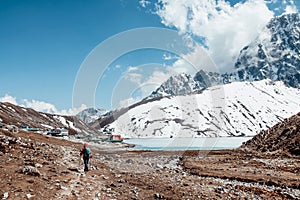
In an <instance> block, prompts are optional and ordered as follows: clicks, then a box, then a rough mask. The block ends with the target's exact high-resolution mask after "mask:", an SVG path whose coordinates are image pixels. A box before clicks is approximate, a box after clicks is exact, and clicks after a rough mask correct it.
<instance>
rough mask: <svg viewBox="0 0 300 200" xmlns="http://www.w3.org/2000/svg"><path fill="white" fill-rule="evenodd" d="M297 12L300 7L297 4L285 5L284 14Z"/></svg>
mask: <svg viewBox="0 0 300 200" xmlns="http://www.w3.org/2000/svg"><path fill="white" fill-rule="evenodd" d="M297 12H298V9H297V7H296V5H287V6H286V7H285V12H284V14H289V13H297Z"/></svg>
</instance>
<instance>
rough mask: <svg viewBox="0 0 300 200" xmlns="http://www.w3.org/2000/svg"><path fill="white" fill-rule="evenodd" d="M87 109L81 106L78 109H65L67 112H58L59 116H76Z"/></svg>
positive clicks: (85, 106) (83, 105)
mask: <svg viewBox="0 0 300 200" xmlns="http://www.w3.org/2000/svg"><path fill="white" fill-rule="evenodd" d="M87 108H88V107H87V105H85V104H81V106H80V107H78V108H70V109H67V110H61V111H60V112H59V114H60V115H76V114H78V113H79V112H81V111H83V110H85V109H87Z"/></svg>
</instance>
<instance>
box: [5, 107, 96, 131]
mask: <svg viewBox="0 0 300 200" xmlns="http://www.w3.org/2000/svg"><path fill="white" fill-rule="evenodd" d="M0 124H9V125H15V126H16V127H18V128H20V127H21V126H29V127H32V128H38V129H40V130H42V131H44V130H49V129H53V128H66V129H68V130H69V133H70V134H72V135H74V134H82V135H88V134H100V132H99V131H97V130H96V129H93V128H92V127H89V126H87V125H86V124H85V123H83V122H82V121H81V120H79V119H78V118H77V117H75V116H61V115H55V114H49V113H42V112H37V111H35V110H33V109H31V108H24V107H21V106H17V105H14V104H11V103H1V102H0Z"/></svg>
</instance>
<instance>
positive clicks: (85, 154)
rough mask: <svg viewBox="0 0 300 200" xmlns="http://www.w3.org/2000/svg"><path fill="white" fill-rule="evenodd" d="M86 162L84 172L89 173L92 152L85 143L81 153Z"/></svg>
mask: <svg viewBox="0 0 300 200" xmlns="http://www.w3.org/2000/svg"><path fill="white" fill-rule="evenodd" d="M81 155H82V158H83V162H84V171H89V159H90V158H91V150H90V148H88V144H87V143H85V144H84V145H83V147H82V149H81V151H80V156H81Z"/></svg>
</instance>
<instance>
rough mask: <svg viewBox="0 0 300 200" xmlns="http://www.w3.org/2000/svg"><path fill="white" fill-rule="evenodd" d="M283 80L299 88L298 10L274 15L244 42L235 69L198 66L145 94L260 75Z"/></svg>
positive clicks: (187, 89)
mask: <svg viewBox="0 0 300 200" xmlns="http://www.w3.org/2000/svg"><path fill="white" fill-rule="evenodd" d="M267 78H268V79H270V80H274V81H283V82H284V83H285V84H286V85H288V86H291V87H296V88H300V18H299V14H298V13H294V14H286V15H282V16H279V17H275V18H273V19H272V20H271V21H270V22H269V23H268V24H267V26H266V27H265V28H264V29H263V30H262V32H261V33H260V34H259V35H258V36H257V38H256V39H255V40H254V41H252V42H251V43H250V44H249V45H247V46H245V47H244V48H243V49H242V50H241V51H240V54H239V56H238V58H237V60H236V62H235V65H234V71H233V72H226V73H222V74H221V73H217V72H206V71H203V70H200V71H199V72H197V73H196V74H195V75H194V76H191V75H189V74H185V73H182V74H179V75H174V76H171V77H170V78H169V79H168V80H167V81H166V82H164V83H163V84H162V85H161V86H160V87H158V88H157V89H156V90H155V91H153V92H152V93H151V94H150V95H149V96H148V97H146V98H145V100H147V99H151V98H157V97H161V96H169V95H184V94H191V93H193V92H197V91H200V90H202V89H205V88H208V87H210V86H214V85H220V84H227V83H231V82H236V81H258V80H263V79H267Z"/></svg>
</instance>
